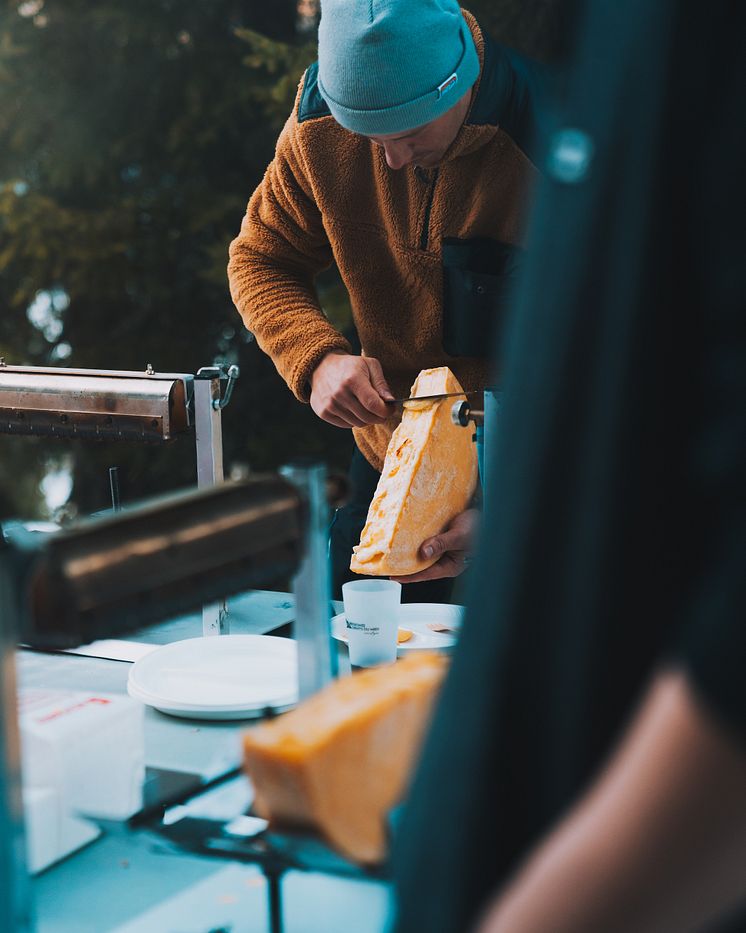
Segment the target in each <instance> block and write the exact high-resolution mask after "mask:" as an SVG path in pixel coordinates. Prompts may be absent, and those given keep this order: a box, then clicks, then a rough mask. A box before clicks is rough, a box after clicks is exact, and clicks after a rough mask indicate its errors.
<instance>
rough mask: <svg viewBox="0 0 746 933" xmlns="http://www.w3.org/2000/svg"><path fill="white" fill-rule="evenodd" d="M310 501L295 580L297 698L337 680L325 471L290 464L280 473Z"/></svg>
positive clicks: (309, 694) (307, 695) (316, 467)
mask: <svg viewBox="0 0 746 933" xmlns="http://www.w3.org/2000/svg"><path fill="white" fill-rule="evenodd" d="M280 473H281V474H282V476H284V477H285V479H287V480H289V481H290V482H291V483H292V484H293V485H294V486H295V487H296V488H297V489H298V491H299V492H300V494H301V496H302V498H303V499H305V501H306V502H307V503H308V515H307V520H306V538H305V549H304V554H303V559H302V561H301V565H300V568H299V570H298V573H297V574H296V576H295V579H294V580H293V592H294V593H295V628H294V635H295V638H296V641H297V643H298V694H299V697H300V699H301V700H303V699H305V698H306V697H309V696H311V695H312V694H314V693H316V692H317V691H319V690H321V688H322V687H324V686H326V684H328V683H329V681H331V680H332V679H333V678H334V677H336V676H337V667H338V664H337V652H336V650H335V648H334V644H333V642H332V637H331V622H330V609H331V578H330V573H329V507H328V503H327V488H326V469H325V467H324V466H323V465H321V464H310V465H305V464H291V465H289V466H286V467H283V468H282V469H281V470H280Z"/></svg>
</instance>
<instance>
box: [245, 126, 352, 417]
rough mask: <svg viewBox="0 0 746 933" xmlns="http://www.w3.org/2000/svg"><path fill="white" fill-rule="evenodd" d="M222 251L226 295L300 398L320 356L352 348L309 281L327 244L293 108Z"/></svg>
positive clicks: (328, 257)
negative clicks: (224, 253)
mask: <svg viewBox="0 0 746 933" xmlns="http://www.w3.org/2000/svg"><path fill="white" fill-rule="evenodd" d="M229 257H230V258H229V262H228V280H229V283H230V289H231V296H232V298H233V301H234V303H235V305H236V308H237V309H238V311H239V313H240V315H241V317H242V318H243V321H244V324H245V325H246V327H247V328H248V329H249V330H250V331H251V332H252V333H253V334H254V336H255V337H256V340H257V343H258V344H259V346H260V347H261V349H262V350H263V351H264V352H265V353H266V354H267V355H268V356H270V357H271V359H272V361H273V362H274V364H275V366H276V367H277V370H278V372H279V373H280V375H281V376H282V377H283V379H284V380H285V381H286V382H287V384H288V386H289V387H290V389H291V390H292V391H293V392H294V393H295V395H296V397H297V398H298V399H300V400H301V401H304V402H307V401H308V400H309V397H310V377H311V374H312V373H313V370H314V369H315V367H316V366H317V364H318V363H319V361H320V360H321V358H322V357H323V356H324V355H325V354H326V353H328V352H329V351H330V350H346V351H347V352H350V353H351V352H352V348H351V347H350V344H349V343H348V342H347V340H346V339H345V338H344V337H343V336H342V335H341V334H340V333H339V332H338V331H336V330H335V329H334V327H332V325H331V324H330V323H329V321H328V320H327V318H326V317H325V316H324V313H323V312H322V310H321V306H320V304H319V301H318V297H317V295H316V291H315V289H314V286H313V280H314V277H315V276H316V275H317V273H318V272H320V271H321V270H322V269H324V268H326V267H327V266H329V265H330V264H331V262H332V250H331V246H330V244H329V240H328V238H327V235H326V231H325V229H324V225H323V222H322V217H321V213H320V212H319V209H318V207H317V205H316V203H315V201H314V198H313V195H312V190H311V185H310V183H309V180H308V177H307V173H306V171H305V163H304V160H303V154H302V152H301V148H300V145H299V141H298V124H297V120H296V116H295V112H294V113H293V115H292V116H291V117H290V119H289V120H288V122H287V123H286V124H285V128H284V129H283V131H282V133H281V134H280V138H279V140H278V142H277V148H276V152H275V158H274V159H273V161H272V162H271V164H270V166H269V168H268V169H267V171H266V173H265V175H264V179H263V180H262V183H261V184H260V185H259V187H258V188H257V190H256V191H255V192H254V194H253V196H252V198H251V200H250V201H249V205H248V208H247V210H246V215H245V217H244V219H243V222H242V224H241V231H240V233H239V235H238V236H237V237H236V239H235V240H234V241H233V242H232V243H231V245H230V250H229Z"/></svg>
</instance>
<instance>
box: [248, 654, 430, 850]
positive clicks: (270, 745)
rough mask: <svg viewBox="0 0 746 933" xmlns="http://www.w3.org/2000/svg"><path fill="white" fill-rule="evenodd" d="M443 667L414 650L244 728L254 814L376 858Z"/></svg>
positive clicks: (422, 731) (403, 787)
mask: <svg viewBox="0 0 746 933" xmlns="http://www.w3.org/2000/svg"><path fill="white" fill-rule="evenodd" d="M446 664H447V662H446V660H445V659H444V658H443V656H442V655H438V654H430V653H425V652H420V653H418V654H416V655H412V656H411V657H409V658H406V659H404V660H402V661H398V662H397V663H396V664H394V665H391V666H390V667H385V668H375V669H372V670H368V671H362V672H360V673H357V674H354V675H353V676H351V677H344V678H342V679H341V680H337V681H335V682H334V683H333V684H331V685H330V686H329V687H327V688H326V689H325V690H322V691H321V692H320V693H318V694H316V695H315V696H313V697H311V698H310V699H309V700H306V701H305V702H304V703H302V704H301V705H300V706H299V707H298V708H297V709H295V710H293V711H292V712H290V713H286V714H285V715H284V716H281V717H279V718H278V719H276V720H272V721H271V722H268V723H263V724H262V725H259V726H257V727H256V728H254V729H251V730H250V731H249V732H247V733H246V734H245V735H244V762H245V767H246V771H247V772H248V774H249V777H250V778H251V780H252V783H253V784H254V789H255V793H256V797H255V809H256V811H257V812H258V813H259V814H260V815H262V816H265V817H266V818H267V819H269V820H270V823H271V824H272V825H274V826H278V825H279V826H286V827H297V828H301V829H311V830H314V831H317V832H319V833H320V834H321V835H322V836H323V837H324V838H325V839H326V840H327V841H328V842H329V843H330V845H332V846H333V847H334V848H336V849H337V850H339V851H340V852H341V853H342V854H343V855H345V856H347V857H348V858H350V859H353V860H354V861H356V862H360V863H363V864H375V863H377V862H380V861H381V860H382V859H383V858H384V857H385V854H386V818H387V815H388V812H389V810H390V809H391V808H392V807H393V806H394V805H395V804H396V803H398V802H399V801H400V799H401V798H402V796H403V794H404V791H405V790H406V785H407V783H408V779H409V776H410V773H411V770H412V767H413V765H414V763H415V761H416V759H417V756H418V753H419V749H420V745H421V741H422V737H423V734H424V731H425V728H426V726H427V724H428V721H429V718H430V712H431V708H432V704H433V700H434V698H435V695H436V693H437V691H438V688H439V686H440V683H441V680H442V678H443V675H444V673H445V669H446Z"/></svg>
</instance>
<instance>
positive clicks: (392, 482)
mask: <svg viewBox="0 0 746 933" xmlns="http://www.w3.org/2000/svg"><path fill="white" fill-rule="evenodd" d="M461 391H462V388H461V386H460V385H459V382H458V380H457V379H456V377H455V376H454V375H453V373H452V372H451V371H450V369H448V367H447V366H441V367H439V368H438V369H423V371H422V372H421V373H420V374H419V376H418V377H417V379H416V380H415V383H414V385H413V386H412V392H411V395H412V397H416V396H420V395H442V394H445V393H453V392H461ZM455 401H457V399H453V398H450V399H445V400H443V401H441V402H422V403H421V404H418V403H417V402H413V403H409V404H408V405H405V408H404V413H403V415H402V421H401V424H400V425H399V427H398V428H397V429H396V431H394V434H393V436H392V438H391V442H390V443H389V446H388V450H387V451H386V459H385V461H384V464H383V470H382V472H381V478H380V480H379V481H378V486H377V488H376V493H375V495H374V497H373V501H372V502H371V504H370V509H369V510H368V518H367V521H366V523H365V527H364V528H363V531H362V534H361V536H360V544H358V545H357V546H356V547H355V548H353V555H352V561H351V562H350V569H351V570H353V571H354V572H355V573H359V574H365V575H366V576H372V577H376V576H406V575H408V574H411V573H417V571H419V570H424V569H425V568H426V567H430V566H431V565H432V564H434V563H435V561H436V560H437V559H438V558H437V557H433V558H432V559H431V560H423V559H422V558H421V557H420V556H419V547H420V545H421V544H422V542H423V541H424V540H425V539H426V538H430V537H432V536H433V535H436V534H439V533H440V532H441V531H443V529H444V528H445V527H446V526H447V525H448V523H449V522H450V521H451V520H452V519H453V518H455V517H456V516H457V515H458V514H459V513H461V512H463V511H464V509H466V508H467V506H468V505H469V502H470V501H471V498H472V496H473V495H474V490H475V489H476V485H477V450H476V444H475V443H474V442H473V440H472V434H473V431H472V430H471V429H470V428H462V427H461V426H459V425H456V424H454V423H453V421H452V420H451V409H452V407H453V403H454V402H455Z"/></svg>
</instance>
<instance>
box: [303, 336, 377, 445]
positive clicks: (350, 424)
mask: <svg viewBox="0 0 746 933" xmlns="http://www.w3.org/2000/svg"><path fill="white" fill-rule="evenodd" d="M393 400H394V396H393V395H392V394H391V389H389V387H388V385H387V383H386V379H385V377H384V375H383V370H382V369H381V364H380V363H379V362H378V360H374V359H373V358H372V357H369V356H352V355H351V354H350V353H342V352H338V351H336V350H333V351H332V352H331V353H327V355H326V356H325V357H324V358H323V359H322V361H321V362H320V363H319V365H318V366H317V367H316V369H314V371H313V375H312V376H311V408H313V410H314V411H315V412H316V414H317V415H318V416H319V418H322V419H323V420H324V421H328V422H329V424H333V425H336V427H338V428H362V427H364V426H365V425H366V424H381V422H383V421H385V420H386V419H387V418H389V417H390V416H391V415H392V414H393V411H392V409H391V408H390V407H389V406H387V405H386V402H387V401H393Z"/></svg>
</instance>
